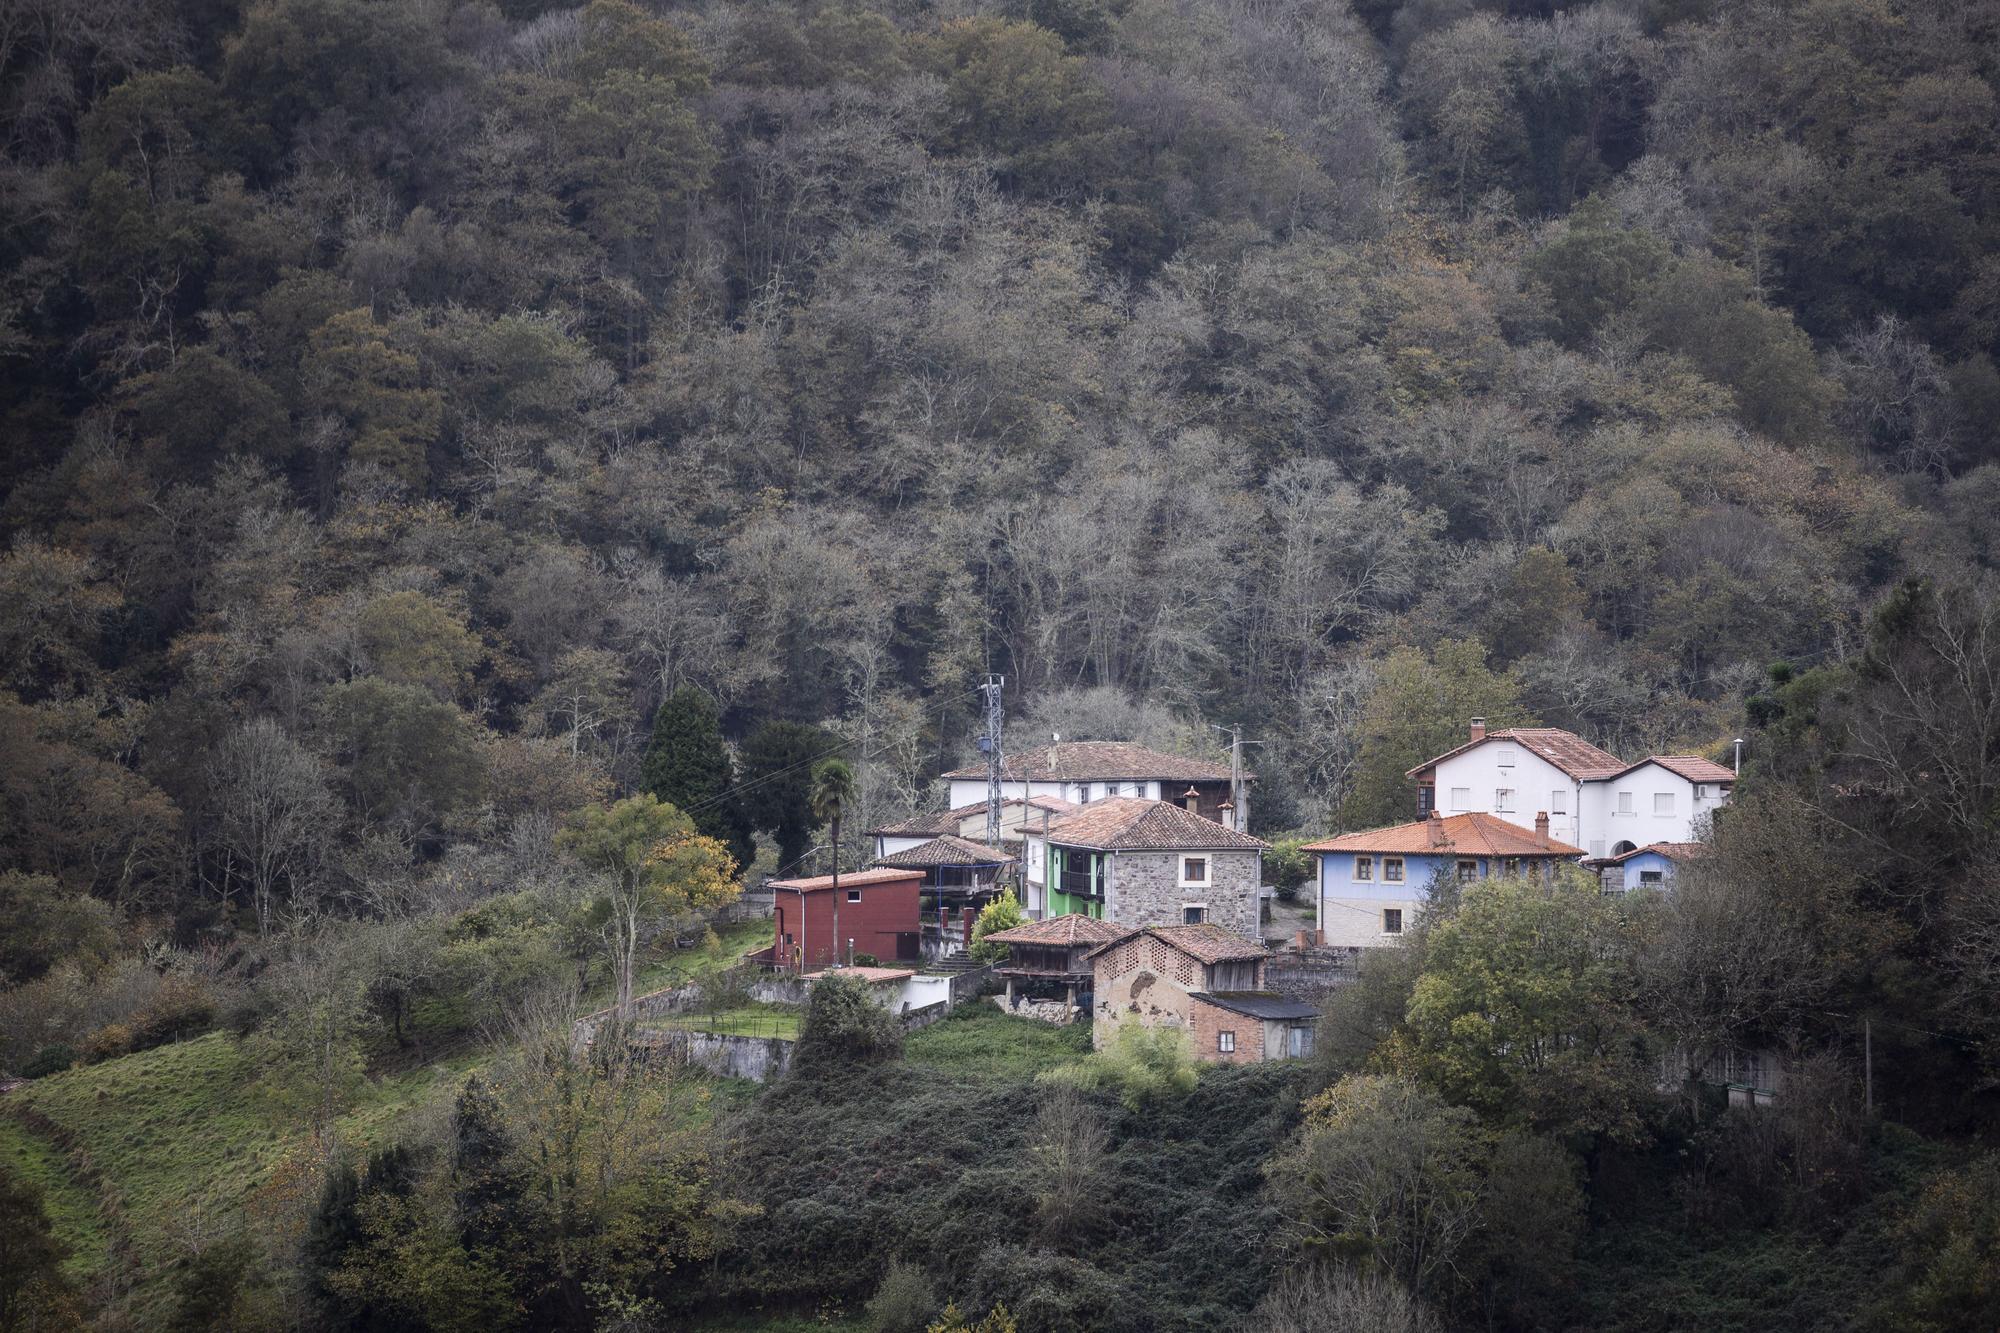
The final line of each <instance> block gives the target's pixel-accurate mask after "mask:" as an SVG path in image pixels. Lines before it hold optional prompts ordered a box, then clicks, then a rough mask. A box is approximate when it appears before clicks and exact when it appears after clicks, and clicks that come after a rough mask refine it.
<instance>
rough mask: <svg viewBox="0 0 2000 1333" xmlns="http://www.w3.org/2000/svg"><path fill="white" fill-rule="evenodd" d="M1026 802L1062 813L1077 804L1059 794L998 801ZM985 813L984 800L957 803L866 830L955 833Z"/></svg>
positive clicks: (910, 835)
mask: <svg viewBox="0 0 2000 1333" xmlns="http://www.w3.org/2000/svg"><path fill="white" fill-rule="evenodd" d="M1015 805H1026V806H1030V807H1033V808H1035V809H1038V810H1047V811H1048V812H1050V813H1051V814H1064V813H1067V812H1068V811H1071V810H1076V809H1079V808H1080V807H1079V806H1078V805H1077V804H1076V802H1075V801H1065V800H1063V799H1062V798H1061V797H1060V796H1030V797H1028V798H1027V799H1026V800H1025V801H1024V800H1021V799H1020V798H1018V797H1009V798H1008V799H1007V800H1004V801H1002V802H1000V806H1001V808H1002V809H1006V808H1007V807H1009V806H1015ZM985 813H986V802H985V801H974V802H973V803H972V804H971V805H961V806H959V807H957V808H956V809H953V810H933V811H931V812H930V813H929V814H923V815H911V816H910V817H909V818H908V819H905V820H901V821H899V822H897V823H894V824H884V825H883V826H882V827H881V828H877V829H870V830H869V832H870V833H875V834H886V835H887V836H889V837H891V838H916V837H925V838H927V837H931V836H932V835H934V834H939V833H956V832H958V830H959V828H960V826H961V825H962V824H963V823H964V822H965V821H966V820H968V819H970V818H972V817H973V816H974V815H983V814H985Z"/></svg>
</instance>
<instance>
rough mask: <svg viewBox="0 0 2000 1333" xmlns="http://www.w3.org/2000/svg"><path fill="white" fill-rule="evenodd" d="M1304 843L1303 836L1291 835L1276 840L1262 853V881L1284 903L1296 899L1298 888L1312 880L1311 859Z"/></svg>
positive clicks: (1310, 854) (1304, 838)
mask: <svg viewBox="0 0 2000 1333" xmlns="http://www.w3.org/2000/svg"><path fill="white" fill-rule="evenodd" d="M1306 841H1307V840H1306V837H1305V835H1304V834H1293V835H1292V836H1290V837H1287V838H1279V839H1277V840H1276V841H1275V842H1273V843H1272V844H1271V850H1270V851H1268V852H1265V853H1264V879H1265V881H1266V882H1267V883H1269V884H1270V886H1271V887H1272V888H1273V889H1276V890H1277V892H1278V896H1279V897H1280V898H1282V899H1284V900H1285V901H1286V902H1291V901H1292V900H1293V899H1294V898H1296V897H1298V896H1299V888H1300V887H1301V886H1302V885H1303V884H1304V883H1305V882H1306V881H1307V880H1309V879H1311V878H1312V873H1313V857H1312V853H1311V852H1308V851H1306V850H1305V844H1306Z"/></svg>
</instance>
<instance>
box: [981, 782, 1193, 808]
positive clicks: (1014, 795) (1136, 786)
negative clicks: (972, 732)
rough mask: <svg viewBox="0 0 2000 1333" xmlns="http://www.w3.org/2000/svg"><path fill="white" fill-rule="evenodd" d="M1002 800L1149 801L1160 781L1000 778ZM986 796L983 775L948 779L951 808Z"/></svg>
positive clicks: (1152, 797) (1158, 793) (1157, 790)
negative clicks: (1138, 798)
mask: <svg viewBox="0 0 2000 1333" xmlns="http://www.w3.org/2000/svg"><path fill="white" fill-rule="evenodd" d="M1000 796H1001V798H1002V799H1003V800H1010V801H1018V800H1024V799H1026V798H1027V797H1030V796H1059V797H1061V798H1062V799H1063V800H1065V801H1075V802H1076V803H1077V804H1078V805H1082V804H1083V803H1084V802H1086V801H1097V800H1102V799H1103V798H1104V797H1106V796H1145V797H1149V798H1151V799H1152V800H1155V801H1157V800H1159V799H1161V798H1160V784H1159V783H1158V782H1157V781H1152V782H1045V781H1042V780H1041V779H1034V780H1031V781H1027V782H1021V781H1004V782H1002V783H1001V784H1000ZM985 799H986V779H985V778H953V779H952V780H951V808H952V809H954V810H956V809H958V807H959V806H961V805H972V804H975V803H976V802H979V801H983V800H985Z"/></svg>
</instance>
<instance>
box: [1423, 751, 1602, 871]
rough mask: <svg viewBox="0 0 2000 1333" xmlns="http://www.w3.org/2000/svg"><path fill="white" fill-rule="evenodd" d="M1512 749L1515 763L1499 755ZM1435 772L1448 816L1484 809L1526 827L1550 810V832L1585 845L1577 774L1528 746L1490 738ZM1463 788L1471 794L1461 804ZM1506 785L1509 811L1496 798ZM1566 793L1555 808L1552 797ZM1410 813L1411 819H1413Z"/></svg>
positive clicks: (1440, 804) (1442, 809)
mask: <svg viewBox="0 0 2000 1333" xmlns="http://www.w3.org/2000/svg"><path fill="white" fill-rule="evenodd" d="M1509 750H1511V751H1512V752H1513V753H1512V757H1513V761H1514V762H1513V763H1512V764H1503V763H1501V762H1500V761H1501V759H1502V758H1503V757H1505V755H1506V753H1507V752H1508V751H1509ZM1436 774H1437V792H1436V795H1437V809H1438V813H1440V814H1446V815H1462V814H1467V813H1471V812H1480V813H1484V814H1489V815H1498V816H1499V817H1500V818H1501V819H1504V820H1506V821H1507V822H1508V823H1510V824H1518V825H1520V826H1521V827H1522V828H1524V829H1529V830H1532V829H1533V828H1534V827H1535V816H1536V815H1537V814H1538V813H1544V812H1546V813H1547V814H1548V816H1549V836H1550V837H1552V838H1555V839H1556V840H1557V841H1559V842H1567V843H1570V844H1572V845H1573V846H1578V847H1581V846H1582V845H1583V844H1582V843H1580V842H1578V841H1577V834H1578V832H1579V829H1578V824H1577V820H1578V812H1577V806H1578V805H1579V804H1581V802H1580V801H1579V799H1578V796H1577V791H1576V787H1577V783H1576V779H1574V778H1572V777H1571V776H1570V775H1569V774H1567V773H1565V772H1563V771H1562V770H1561V769H1560V768H1557V767H1556V766H1555V765H1554V764H1552V763H1550V762H1549V761H1548V760H1546V759H1544V758H1542V757H1541V756H1540V755H1538V754H1535V753H1534V752H1533V751H1531V750H1529V749H1528V747H1527V746H1525V745H1520V744H1517V743H1515V742H1512V741H1506V740H1490V741H1488V742H1486V743H1485V744H1484V745H1476V746H1474V747H1473V748H1472V749H1470V750H1467V751H1466V752H1465V753H1464V754H1461V755H1455V756H1453V757H1452V758H1450V759H1447V760H1445V761H1444V762H1443V763H1441V764H1439V765H1438V766H1437V769H1436ZM1455 787H1464V788H1467V789H1468V791H1469V798H1468V800H1467V801H1466V804H1465V806H1464V808H1463V809H1461V808H1459V807H1458V806H1457V805H1455V804H1454V803H1453V801H1452V795H1451V793H1452V789H1453V788H1455ZM1502 787H1508V788H1512V789H1513V792H1514V800H1513V806H1514V808H1513V809H1511V810H1499V809H1496V808H1495V801H1494V797H1495V795H1496V793H1498V792H1499V790H1500V789H1501V788H1502ZM1557 792H1561V793H1562V798H1563V799H1562V801H1561V805H1562V806H1563V810H1562V812H1561V813H1557V811H1556V810H1555V809H1553V806H1554V805H1555V804H1556V802H1555V801H1554V799H1553V797H1554V795H1555V794H1556V793H1557ZM1415 817H1416V816H1415V812H1414V811H1412V812H1411V818H1415Z"/></svg>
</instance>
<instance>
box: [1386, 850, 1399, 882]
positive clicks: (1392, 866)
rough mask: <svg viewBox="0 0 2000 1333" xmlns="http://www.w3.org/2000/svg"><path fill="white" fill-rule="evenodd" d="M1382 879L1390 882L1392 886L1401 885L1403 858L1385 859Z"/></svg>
mask: <svg viewBox="0 0 2000 1333" xmlns="http://www.w3.org/2000/svg"><path fill="white" fill-rule="evenodd" d="M1382 878H1383V879H1386V880H1388V881H1389V882H1390V883H1391V884H1401V883H1402V882H1403V858H1402V857H1400V856H1385V857H1383V858H1382Z"/></svg>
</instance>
